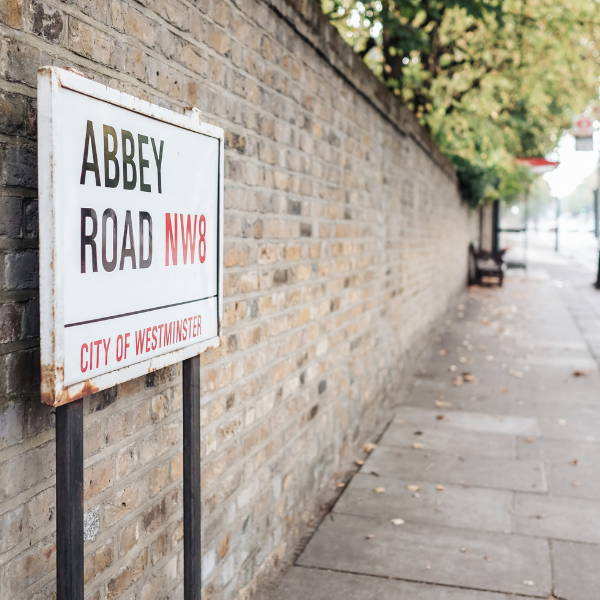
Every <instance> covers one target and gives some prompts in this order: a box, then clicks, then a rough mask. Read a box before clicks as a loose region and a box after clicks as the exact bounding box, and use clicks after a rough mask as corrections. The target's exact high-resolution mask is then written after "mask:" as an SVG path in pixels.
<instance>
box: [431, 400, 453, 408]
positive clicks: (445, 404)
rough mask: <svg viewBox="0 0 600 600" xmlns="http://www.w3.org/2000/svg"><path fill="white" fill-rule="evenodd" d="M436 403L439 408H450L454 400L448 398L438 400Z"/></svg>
mask: <svg viewBox="0 0 600 600" xmlns="http://www.w3.org/2000/svg"><path fill="white" fill-rule="evenodd" d="M435 405H436V406H437V407H438V408H450V407H451V406H452V402H447V401H446V400H436V401H435Z"/></svg>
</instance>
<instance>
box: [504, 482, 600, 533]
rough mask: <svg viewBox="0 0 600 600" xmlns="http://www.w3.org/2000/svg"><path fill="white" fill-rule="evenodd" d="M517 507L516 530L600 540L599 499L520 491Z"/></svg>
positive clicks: (516, 500) (516, 499)
mask: <svg viewBox="0 0 600 600" xmlns="http://www.w3.org/2000/svg"><path fill="white" fill-rule="evenodd" d="M514 510H515V531H516V533H520V534H523V535H531V536H538V537H543V538H548V539H551V538H552V539H558V540H571V541H575V542H587V543H591V544H600V502H598V501H597V500H588V499H583V498H570V497H567V496H547V495H541V494H522V493H516V494H515V508H514Z"/></svg>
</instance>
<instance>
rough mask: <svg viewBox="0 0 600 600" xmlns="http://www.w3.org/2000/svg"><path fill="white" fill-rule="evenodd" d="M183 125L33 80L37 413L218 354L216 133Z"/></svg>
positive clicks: (51, 78)
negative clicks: (35, 101) (45, 406)
mask: <svg viewBox="0 0 600 600" xmlns="http://www.w3.org/2000/svg"><path fill="white" fill-rule="evenodd" d="M188 114H189V115H191V116H186V115H181V114H178V113H175V112H172V111H170V110H167V109H165V108H162V107H159V106H156V105H153V104H150V103H149V102H146V101H143V100H140V99H138V98H134V97H133V96H130V95H128V94H125V93H122V92H119V91H117V90H114V89H111V88H107V87H106V86H104V85H101V84H99V83H97V82H94V81H91V80H89V79H86V78H85V77H83V76H82V75H80V74H78V73H76V72H73V71H69V70H64V69H59V68H56V67H44V68H43V69H41V70H40V72H39V78H38V135H39V143H38V167H39V220H40V324H41V364H42V386H41V389H42V402H44V403H45V404H50V405H54V406H58V405H62V404H66V403H68V402H71V401H73V400H76V399H78V398H81V397H83V396H86V395H89V394H91V393H94V392H97V391H99V390H102V389H105V388H107V387H110V386H113V385H116V384H118V383H121V382H124V381H127V380H129V379H133V378H135V377H139V376H140V375H143V374H145V373H148V372H150V371H153V370H155V369H159V368H162V367H165V366H168V365H171V364H173V363H175V362H177V361H181V360H185V359H188V358H191V357H193V356H196V355H197V354H199V353H200V352H202V351H203V350H206V349H207V348H209V347H215V346H217V345H218V344H219V335H220V327H221V319H222V306H223V303H222V288H223V285H222V277H223V269H222V240H223V231H222V215H223V139H224V138H223V130H222V129H220V128H218V127H214V126H211V125H208V124H205V123H201V122H200V119H199V111H192V110H190V111H188Z"/></svg>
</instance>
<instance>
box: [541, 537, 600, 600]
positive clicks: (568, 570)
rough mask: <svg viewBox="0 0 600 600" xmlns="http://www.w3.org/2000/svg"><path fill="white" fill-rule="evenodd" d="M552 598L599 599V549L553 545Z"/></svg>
mask: <svg viewBox="0 0 600 600" xmlns="http://www.w3.org/2000/svg"><path fill="white" fill-rule="evenodd" d="M551 548H552V565H553V572H554V587H555V592H554V594H555V596H556V597H557V598H561V599H562V598H565V599H566V600H598V598H600V574H599V573H598V565H600V547H599V546H592V545H588V544H577V543H575V542H552V543H551Z"/></svg>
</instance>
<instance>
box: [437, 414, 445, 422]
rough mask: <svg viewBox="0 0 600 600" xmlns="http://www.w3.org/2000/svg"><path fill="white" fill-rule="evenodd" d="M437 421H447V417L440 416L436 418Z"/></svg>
mask: <svg viewBox="0 0 600 600" xmlns="http://www.w3.org/2000/svg"><path fill="white" fill-rule="evenodd" d="M436 419H437V420H438V421H443V420H444V419H445V417H444V415H438V416H437V417H436Z"/></svg>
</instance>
